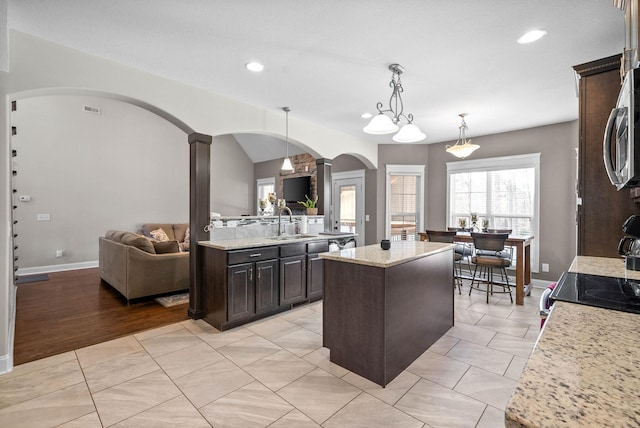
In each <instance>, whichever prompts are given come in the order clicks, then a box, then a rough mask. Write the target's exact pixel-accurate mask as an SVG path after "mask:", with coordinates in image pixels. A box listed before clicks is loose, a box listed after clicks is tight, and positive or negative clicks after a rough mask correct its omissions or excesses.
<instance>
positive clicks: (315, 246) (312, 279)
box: [307, 241, 329, 302]
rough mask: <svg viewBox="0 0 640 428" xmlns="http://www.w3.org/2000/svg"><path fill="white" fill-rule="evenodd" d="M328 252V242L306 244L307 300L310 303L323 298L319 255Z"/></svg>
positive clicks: (321, 265)
mask: <svg viewBox="0 0 640 428" xmlns="http://www.w3.org/2000/svg"><path fill="white" fill-rule="evenodd" d="M325 251H329V242H328V241H315V242H309V244H307V253H308V254H307V298H308V299H309V301H310V302H313V301H315V300H318V299H322V296H323V294H324V293H323V288H322V287H323V285H322V281H323V261H322V259H321V258H320V257H319V256H318V254H319V253H324V252H325Z"/></svg>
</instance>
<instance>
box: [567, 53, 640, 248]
mask: <svg viewBox="0 0 640 428" xmlns="http://www.w3.org/2000/svg"><path fill="white" fill-rule="evenodd" d="M574 69H575V71H576V73H578V74H579V76H580V81H579V92H580V96H579V99H580V105H579V151H578V197H579V198H581V199H582V204H581V205H579V206H578V212H577V223H578V251H577V252H578V255H581V256H600V257H618V252H617V249H618V241H619V240H620V238H621V237H622V236H623V232H622V223H623V222H624V221H625V220H626V219H627V217H629V216H630V215H631V214H635V213H636V208H635V206H634V204H633V202H632V200H631V197H630V193H629V189H622V190H620V191H617V190H616V188H615V186H613V185H612V184H611V183H610V182H609V178H608V177H607V173H606V171H605V168H604V162H603V157H602V140H603V137H604V129H605V126H606V122H607V118H608V117H609V113H610V112H611V109H612V108H614V107H615V104H616V100H617V98H618V93H619V91H620V84H621V79H620V55H614V56H611V57H608V58H603V59H600V60H597V61H592V62H589V63H586V64H581V65H577V66H575V67H574Z"/></svg>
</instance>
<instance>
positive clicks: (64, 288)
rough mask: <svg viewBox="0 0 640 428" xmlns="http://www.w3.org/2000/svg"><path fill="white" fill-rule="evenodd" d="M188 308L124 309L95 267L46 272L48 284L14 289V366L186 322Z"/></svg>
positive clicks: (139, 305)
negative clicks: (15, 292) (15, 290)
mask: <svg viewBox="0 0 640 428" xmlns="http://www.w3.org/2000/svg"><path fill="white" fill-rule="evenodd" d="M187 306H188V305H187V304H183V305H178V306H174V307H170V308H165V307H163V306H162V305H160V304H158V303H157V302H156V301H155V300H153V298H149V299H139V300H136V301H132V302H131V303H130V304H129V305H127V301H126V299H125V298H124V297H122V295H121V294H119V293H118V292H117V291H116V290H115V289H113V288H112V287H111V286H109V285H108V284H107V283H104V282H102V281H101V280H100V277H99V276H98V269H97V268H94V269H82V270H75V271H67V272H55V273H49V280H48V281H41V282H30V283H24V284H19V285H18V290H17V295H16V332H15V346H14V364H15V365H18V364H22V363H26V362H29V361H33V360H37V359H40V358H44V357H48V356H51V355H55V354H60V353H62V352H67V351H71V350H74V349H78V348H82V347H84V346H89V345H94V344H96V343H100V342H104V341H107V340H111V339H115V338H118V337H122V336H126V335H129V334H132V333H136V332H140V331H143V330H147V329H150V328H154V327H160V326H163V325H167V324H171V323H174V322H178V321H183V320H186V319H188V316H187Z"/></svg>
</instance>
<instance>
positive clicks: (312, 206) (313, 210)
mask: <svg viewBox="0 0 640 428" xmlns="http://www.w3.org/2000/svg"><path fill="white" fill-rule="evenodd" d="M304 196H305V198H307V200H306V201H304V202H302V201H298V203H299V204H301V205H302V206H304V207H305V208H306V209H307V214H308V215H318V208H317V207H316V204H317V203H318V195H316V197H315V199H313V200H312V199H311V198H310V197H309V196H307V195H304Z"/></svg>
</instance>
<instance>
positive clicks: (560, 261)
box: [381, 121, 604, 281]
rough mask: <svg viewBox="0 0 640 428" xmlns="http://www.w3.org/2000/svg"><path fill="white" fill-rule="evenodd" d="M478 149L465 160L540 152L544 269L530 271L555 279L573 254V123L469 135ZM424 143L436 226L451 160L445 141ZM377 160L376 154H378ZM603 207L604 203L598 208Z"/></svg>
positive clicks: (430, 216) (441, 218)
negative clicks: (542, 270) (545, 271)
mask: <svg viewBox="0 0 640 428" xmlns="http://www.w3.org/2000/svg"><path fill="white" fill-rule="evenodd" d="M472 141H473V142H474V143H476V144H479V145H480V148H479V149H478V150H477V151H476V152H475V153H473V154H472V155H471V156H470V157H469V158H467V159H482V158H491V157H498V156H508V155H519V154H526V153H541V156H540V196H541V198H540V236H536V237H535V239H536V240H537V241H538V243H539V245H540V263H549V267H550V271H549V272H548V273H542V272H540V274H538V275H534V276H535V277H536V278H540V279H545V280H550V281H555V280H557V279H558V278H559V277H560V275H561V274H562V272H563V271H565V270H567V269H568V268H569V265H570V264H571V261H572V260H573V258H574V257H575V254H576V225H575V185H576V152H575V148H576V147H577V146H578V123H577V121H572V122H565V123H560V124H556V125H549V126H541V127H538V128H531V129H525V130H521V131H513V132H506V133H502V134H495V135H488V136H484V137H476V138H472ZM446 144H452V143H451V142H450V143H441V144H431V145H429V146H428V147H429V167H428V168H427V182H428V185H427V187H428V189H429V193H428V198H427V199H428V204H427V222H426V226H427V227H429V228H433V229H440V228H444V227H446V226H447V224H446V218H445V217H446V207H447V200H446V189H447V170H446V163H447V162H453V161H455V160H456V158H454V157H453V156H451V155H450V154H448V153H447V152H445V145H446ZM381 162H382V156H381ZM603 208H604V207H603Z"/></svg>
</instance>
